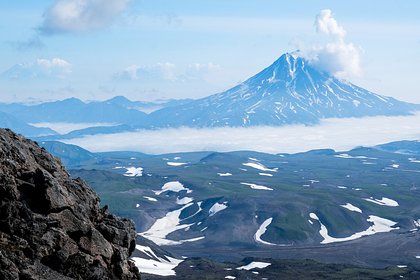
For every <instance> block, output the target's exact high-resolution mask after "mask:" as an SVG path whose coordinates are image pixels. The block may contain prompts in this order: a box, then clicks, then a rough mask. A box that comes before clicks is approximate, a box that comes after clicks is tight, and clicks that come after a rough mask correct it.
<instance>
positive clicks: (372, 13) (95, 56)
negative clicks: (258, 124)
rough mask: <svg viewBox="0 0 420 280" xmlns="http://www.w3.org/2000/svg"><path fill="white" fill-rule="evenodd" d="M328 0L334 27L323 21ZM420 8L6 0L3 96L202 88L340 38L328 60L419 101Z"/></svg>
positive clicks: (1, 16) (356, 79) (136, 96)
mask: <svg viewBox="0 0 420 280" xmlns="http://www.w3.org/2000/svg"><path fill="white" fill-rule="evenodd" d="M325 9H329V10H330V11H331V14H325V13H324V16H326V18H324V19H326V20H328V22H329V23H331V24H333V27H331V28H333V29H334V28H335V31H334V30H333V29H329V30H327V31H325V30H324V31H325V32H320V30H318V32H317V28H316V27H317V26H318V27H319V25H315V24H314V22H315V19H316V17H317V16H320V15H322V12H321V11H323V10H324V11H325ZM419 14H420V3H419V2H418V1H414V0H413V1H351V2H350V1H310V0H307V1H278V0H277V1H272V0H265V1H257V0H254V1H250V0H241V1H239V0H200V1H197V0H195V1H192V0H189V1H187V0H153V1H151V0H149V1H145V0H131V1H130V0H107V1H105V0H55V1H54V0H49V1H45V0H38V1H30V0H22V1H2V2H1V3H0V38H1V39H0V40H1V43H0V56H1V59H0V96H1V97H0V101H6V102H10V101H30V100H35V101H37V100H56V99H64V98H67V97H71V96H74V97H78V98H81V99H84V100H92V99H106V98H110V97H112V96H115V95H125V96H127V97H129V98H131V99H133V100H153V99H162V98H164V99H167V98H199V97H203V96H207V95H210V94H213V93H217V92H220V91H223V90H226V89H228V88H229V87H231V86H233V85H236V84H237V83H239V82H241V81H244V80H246V79H247V78H249V77H250V76H252V75H253V74H256V73H257V72H259V71H260V70H262V69H263V68H265V67H267V66H268V65H270V64H271V63H272V62H274V60H276V59H277V58H278V57H279V56H280V55H281V54H283V53H285V52H290V51H294V50H296V49H297V48H300V49H303V50H305V51H306V53H309V54H314V50H316V51H315V54H316V55H317V54H319V53H320V52H322V51H325V50H327V49H328V48H331V47H334V49H335V50H336V49H337V48H338V50H337V52H336V53H334V55H333V56H330V57H329V60H328V61H326V62H323V63H321V62H322V61H321V62H320V63H319V65H320V67H324V68H325V69H330V70H331V69H336V68H335V67H336V66H337V65H338V66H337V67H341V68H340V69H339V70H340V73H338V72H335V73H334V74H336V75H340V77H341V78H345V79H348V80H350V81H352V82H353V83H355V84H357V85H360V86H362V87H365V88H367V89H369V90H371V91H374V92H376V93H380V94H384V95H388V96H393V97H396V98H399V99H402V100H406V101H411V102H417V103H420V83H419V82H418V77H419V70H418V67H419V65H420V17H419V16H418V15H419ZM331 30H332V31H331ZM337 30H338V31H337ZM340 30H343V32H341V31H340ZM321 31H322V30H321ZM334 32H335V33H334ZM340 32H341V33H340ZM339 33H340V35H337V34H339ZM338 37H339V38H338ZM338 42H340V43H338ZM340 51H341V53H339V52H340ZM335 59H341V61H335ZM346 64H347V65H346ZM337 73H338V74H337Z"/></svg>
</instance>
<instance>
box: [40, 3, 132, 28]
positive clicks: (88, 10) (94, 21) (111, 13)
mask: <svg viewBox="0 0 420 280" xmlns="http://www.w3.org/2000/svg"><path fill="white" fill-rule="evenodd" d="M129 1H130V0H56V1H55V2H54V3H53V4H52V5H51V6H50V7H49V8H48V9H47V11H46V12H45V13H44V22H43V24H42V26H41V28H40V30H41V31H42V32H43V33H44V34H55V33H67V32H86V31H91V30H96V29H99V28H102V27H105V26H107V25H109V24H110V23H111V22H112V21H113V20H114V19H115V18H116V17H117V16H118V15H119V14H121V13H122V12H123V11H124V10H125V8H126V7H127V4H128V2H129Z"/></svg>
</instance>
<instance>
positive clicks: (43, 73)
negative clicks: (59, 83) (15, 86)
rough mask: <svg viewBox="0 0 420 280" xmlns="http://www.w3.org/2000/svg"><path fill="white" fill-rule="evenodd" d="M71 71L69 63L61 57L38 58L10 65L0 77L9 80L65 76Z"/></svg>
mask: <svg viewBox="0 0 420 280" xmlns="http://www.w3.org/2000/svg"><path fill="white" fill-rule="evenodd" d="M71 72H72V65H71V63H70V62H68V61H66V60H64V59H62V58H58V57H56V58H52V59H47V58H38V59H37V60H36V61H35V62H31V63H20V64H16V65H14V66H12V67H10V68H9V69H8V70H6V71H5V72H3V73H2V74H1V77H2V78H6V79H9V80H24V79H42V78H65V77H66V76H68V75H69V74H70V73H71Z"/></svg>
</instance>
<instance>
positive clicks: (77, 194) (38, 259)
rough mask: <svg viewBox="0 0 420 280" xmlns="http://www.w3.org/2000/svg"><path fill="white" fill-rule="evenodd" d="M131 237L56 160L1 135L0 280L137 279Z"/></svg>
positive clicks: (125, 223) (130, 228)
mask: <svg viewBox="0 0 420 280" xmlns="http://www.w3.org/2000/svg"><path fill="white" fill-rule="evenodd" d="M135 237H136V231H135V228H134V224H133V222H132V221H130V220H128V219H122V218H119V217H116V216H114V215H112V214H109V213H108V211H107V209H106V207H104V208H102V209H101V208H99V198H98V196H97V195H96V193H95V192H94V191H93V190H92V189H90V188H89V186H88V185H87V184H86V183H85V182H84V181H82V180H81V179H75V180H73V179H71V178H70V177H69V174H68V173H67V171H66V170H65V169H64V167H63V166H62V164H61V163H60V161H59V160H58V159H56V158H54V157H53V156H51V155H50V154H49V153H48V152H46V151H45V150H44V149H42V148H40V147H39V146H38V145H37V144H36V143H35V142H32V141H30V140H28V139H25V138H24V137H22V136H20V135H16V134H14V133H13V132H11V131H10V130H4V129H0V279H61V280H64V279H139V278H140V276H139V272H138V270H137V268H136V267H135V266H134V263H132V262H131V261H130V260H129V259H128V258H129V256H130V255H131V253H132V252H133V251H134V249H135Z"/></svg>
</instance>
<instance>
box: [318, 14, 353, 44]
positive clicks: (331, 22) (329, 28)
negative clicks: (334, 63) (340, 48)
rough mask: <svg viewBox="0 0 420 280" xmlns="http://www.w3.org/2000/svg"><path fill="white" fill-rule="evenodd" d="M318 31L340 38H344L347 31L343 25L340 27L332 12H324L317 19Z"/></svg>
mask: <svg viewBox="0 0 420 280" xmlns="http://www.w3.org/2000/svg"><path fill="white" fill-rule="evenodd" d="M315 27H316V31H317V32H319V33H324V34H327V35H333V36H336V37H338V38H344V37H345V36H346V31H345V30H344V28H343V27H342V26H341V25H338V23H337V21H336V20H335V18H333V16H332V11H331V10H328V9H326V10H322V11H320V12H319V14H318V15H317V16H316V18H315Z"/></svg>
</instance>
